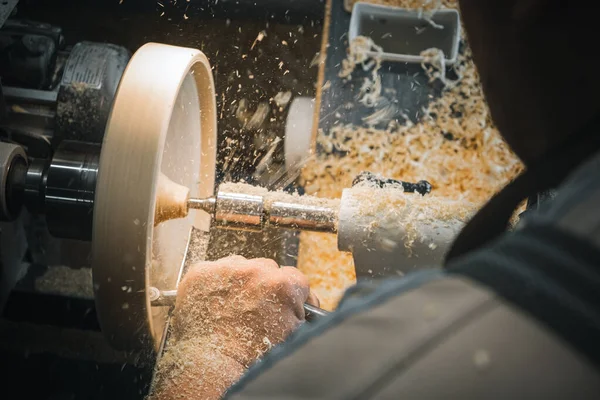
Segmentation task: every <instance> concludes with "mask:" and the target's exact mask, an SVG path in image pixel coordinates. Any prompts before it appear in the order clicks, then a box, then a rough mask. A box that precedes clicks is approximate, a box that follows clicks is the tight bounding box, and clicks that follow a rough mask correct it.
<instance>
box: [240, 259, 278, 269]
mask: <svg viewBox="0 0 600 400" xmlns="http://www.w3.org/2000/svg"><path fill="white" fill-rule="evenodd" d="M247 261H248V264H251V265H253V266H256V267H260V268H263V269H279V264H277V263H276V262H275V260H272V259H270V258H251V259H250V260H247Z"/></svg>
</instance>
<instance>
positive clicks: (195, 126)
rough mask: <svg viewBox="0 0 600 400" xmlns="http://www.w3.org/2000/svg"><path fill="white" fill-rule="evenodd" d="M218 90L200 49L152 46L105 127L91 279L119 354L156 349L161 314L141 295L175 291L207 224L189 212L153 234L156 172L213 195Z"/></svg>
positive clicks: (132, 69) (128, 77)
mask: <svg viewBox="0 0 600 400" xmlns="http://www.w3.org/2000/svg"><path fill="white" fill-rule="evenodd" d="M215 149H216V106H215V90H214V83H213V77H212V72H211V68H210V65H209V63H208V60H207V58H206V57H205V56H204V54H202V53H201V52H200V51H198V50H194V49H188V48H181V47H174V46H168V45H163V44H156V43H149V44H146V45H144V46H143V47H141V48H140V49H139V50H138V51H137V52H136V53H135V54H134V55H133V57H132V59H131V61H130V62H129V64H128V66H127V69H126V70H125V73H124V75H123V77H122V79H121V83H120V84H119V88H118V90H117V94H116V98H115V101H114V104H113V109H112V112H111V115H110V118H109V121H108V124H107V128H106V133H105V136H104V142H103V144H102V152H101V155H100V168H99V171H98V182H97V185H96V198H95V204H94V232H93V239H92V270H93V277H94V290H95V299H96V308H97V313H98V319H99V322H100V326H101V328H102V331H103V333H104V334H105V335H106V337H107V339H108V340H109V342H110V343H111V344H112V345H113V346H114V347H115V348H118V349H122V350H129V349H139V348H144V347H149V346H151V347H152V348H153V349H155V350H156V349H157V348H158V346H159V345H160V343H161V340H162V338H163V335H164V333H165V326H166V322H167V318H168V309H167V308H166V307H151V306H150V301H149V298H148V288H149V287H150V286H153V287H157V288H159V289H161V290H170V289H175V288H176V286H177V284H178V282H179V279H180V275H181V271H182V267H183V265H182V264H183V262H184V259H185V255H186V249H187V245H188V243H189V235H190V231H191V228H192V226H196V227H197V228H199V229H203V230H208V228H209V224H210V217H209V216H208V215H206V214H204V213H202V212H193V213H190V215H189V216H188V217H187V218H185V219H178V220H171V221H166V222H163V223H161V224H159V225H158V226H156V227H154V212H155V205H156V188H157V181H158V177H159V174H160V173H164V174H165V175H166V176H167V177H168V178H170V179H171V180H172V181H174V182H175V183H178V184H180V185H185V186H187V187H189V188H190V195H191V196H194V197H201V198H202V197H208V196H211V195H212V194H213V192H214V182H215V157H216V154H215V151H216V150H215Z"/></svg>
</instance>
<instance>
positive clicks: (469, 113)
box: [298, 0, 523, 309]
mask: <svg viewBox="0 0 600 400" xmlns="http://www.w3.org/2000/svg"><path fill="white" fill-rule="evenodd" d="M370 2H374V3H386V4H391V3H393V5H397V6H400V7H405V8H420V7H422V8H424V9H425V8H427V7H432V8H436V7H437V6H438V5H436V3H437V2H435V1H433V2H432V1H429V2H428V1H410V0H406V1H402V0H397V1H370ZM442 6H445V7H449V8H457V2H455V1H443V2H442ZM463 31H464V29H463ZM463 40H464V37H463ZM354 58H356V57H354ZM361 61H362V60H361ZM362 62H364V61H362ZM453 69H454V72H455V76H457V77H458V79H456V80H454V81H451V82H446V86H445V90H444V91H443V93H442V96H441V97H439V98H437V99H433V100H432V102H431V103H429V106H428V107H427V108H426V109H424V110H423V115H422V117H421V119H420V121H418V122H417V123H415V124H413V123H412V122H410V120H407V121H406V122H398V121H392V122H391V123H390V124H389V126H388V127H387V129H385V130H377V129H371V128H363V127H354V126H345V125H338V126H335V127H333V128H332V129H331V130H330V131H328V132H323V131H320V132H319V134H318V138H317V143H318V144H319V145H320V147H321V148H322V149H323V151H322V153H321V154H319V155H318V156H317V157H316V158H314V159H313V160H311V161H310V162H309V163H308V164H307V166H306V167H305V168H304V170H303V172H302V180H303V184H304V186H305V189H306V191H307V193H310V194H314V195H318V196H323V197H329V198H336V197H339V196H340V195H341V192H342V189H344V188H347V187H350V186H351V184H352V180H353V179H354V177H356V176H357V175H358V174H359V173H361V172H362V171H371V172H373V173H377V174H380V175H383V176H385V177H389V178H395V179H402V180H405V181H412V182H417V181H419V180H421V179H424V180H427V181H429V182H430V183H431V184H432V186H433V191H432V194H431V196H432V197H433V198H438V199H444V200H445V201H448V200H450V201H454V202H456V203H455V204H457V207H458V208H457V209H455V210H454V212H456V213H459V214H462V213H465V215H466V214H469V213H472V212H473V211H474V210H475V209H476V208H478V207H480V206H481V205H482V204H483V203H484V202H485V201H486V200H487V199H489V198H490V197H491V196H492V195H493V194H495V193H496V192H497V191H498V190H499V189H501V188H502V187H503V186H504V185H505V184H506V183H507V182H508V181H510V180H511V179H512V178H514V177H515V176H516V175H517V174H518V173H519V172H520V171H521V170H522V168H523V167H522V164H521V163H520V161H519V160H518V159H517V157H516V156H515V155H514V154H513V153H512V152H511V150H510V149H509V148H508V146H507V145H506V143H505V142H504V141H503V139H502V138H501V136H500V134H499V132H498V130H497V129H496V127H495V126H494V124H493V123H492V120H491V117H490V115H489V111H488V108H487V104H486V102H485V99H484V97H483V93H482V90H481V86H480V84H479V78H478V75H477V72H476V70H475V66H474V64H473V60H472V56H471V51H470V49H469V48H468V46H466V45H465V46H463V50H462V51H461V53H460V54H459V58H458V61H457V63H456V64H455V65H454V67H453ZM436 71H437V70H436V69H433V70H432V71H431V73H435V72H436ZM438 72H439V71H438ZM430 77H431V78H434V80H435V78H438V77H439V75H438V76H431V75H430ZM448 81H449V80H448ZM340 154H341V155H342V156H340ZM459 206H460V207H459ZM461 207H462V210H461V209H460V208H461ZM298 266H299V268H300V269H301V270H302V271H303V272H304V273H306V274H307V275H308V276H309V277H310V280H311V287H312V288H313V290H314V291H315V292H316V293H317V295H318V296H319V298H320V299H321V302H322V305H323V306H324V308H328V309H331V308H334V307H335V305H336V304H337V301H338V300H339V298H340V296H341V295H342V294H343V291H344V290H345V288H346V287H347V286H348V284H349V283H352V282H353V281H354V279H355V276H354V267H353V263H352V257H351V255H349V254H341V253H340V252H338V251H337V246H336V239H335V237H334V236H333V235H326V234H312V233H303V234H302V239H301V246H300V253H299V257H298Z"/></svg>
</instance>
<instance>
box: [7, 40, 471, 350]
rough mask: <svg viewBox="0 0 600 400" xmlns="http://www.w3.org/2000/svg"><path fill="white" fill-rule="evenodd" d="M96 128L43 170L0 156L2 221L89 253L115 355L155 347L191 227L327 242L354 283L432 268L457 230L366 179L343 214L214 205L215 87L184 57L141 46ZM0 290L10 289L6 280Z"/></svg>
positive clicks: (334, 209)
mask: <svg viewBox="0 0 600 400" xmlns="http://www.w3.org/2000/svg"><path fill="white" fill-rule="evenodd" d="M88 47H89V46H88ZM91 48H92V49H91V50H89V51H91V52H93V51H100V50H99V49H95V50H94V47H93V46H91ZM88 67H89V66H88ZM88 67H85V68H84V67H81V66H80V67H79V69H81V70H82V71H84V72H85V71H88V70H90V68H88ZM74 68H75V67H74ZM86 68H87V69H86ZM88 72H89V71H88ZM79 86H81V85H79ZM82 87H87V86H85V85H83V86H82ZM115 88H116V85H115ZM104 126H105V129H104V132H103V135H101V137H100V139H99V140H97V141H96V142H93V143H90V142H88V141H85V140H77V138H71V139H70V140H67V139H65V138H60V140H58V143H57V144H56V145H55V146H54V147H52V151H51V152H50V154H49V155H48V156H47V157H35V156H33V154H31V148H29V147H26V146H24V145H22V144H20V143H5V142H3V143H0V155H2V165H1V171H2V173H1V174H0V179H1V181H0V189H1V196H0V210H2V216H3V218H4V219H6V220H12V219H14V218H16V217H17V216H18V215H19V211H20V210H21V209H22V208H23V207H25V208H27V209H28V210H29V212H31V213H33V214H39V215H43V216H45V219H46V221H47V223H48V226H49V228H50V232H51V233H52V234H53V235H55V236H58V237H68V238H75V239H79V240H88V241H91V243H92V261H91V262H92V272H93V282H94V300H95V304H96V311H97V315H98V319H99V322H100V325H101V329H102V332H103V334H104V335H105V336H106V338H107V339H108V340H109V342H110V343H111V344H112V345H113V346H114V347H115V348H118V349H123V350H130V349H140V348H152V349H153V350H154V351H159V349H160V348H161V345H162V343H164V340H165V337H166V334H167V331H168V329H167V327H168V320H169V313H170V307H169V305H170V304H171V303H172V299H173V294H174V293H176V292H175V290H176V289H177V286H178V283H179V280H180V278H181V275H182V273H183V266H184V262H185V257H186V254H187V249H188V244H189V241H190V232H191V230H192V227H196V228H198V229H200V230H204V231H208V230H209V229H210V227H211V225H212V226H214V227H221V228H227V229H244V230H248V229H250V230H261V229H264V228H266V227H276V228H282V229H293V230H299V231H302V230H304V231H316V232H331V233H337V235H338V248H339V249H340V250H341V251H347V252H352V254H353V257H354V260H355V265H356V271H357V277H358V278H359V279H370V278H373V277H380V276H384V275H389V274H396V273H402V272H407V271H408V270H411V269H414V268H419V267H421V266H430V265H435V264H438V263H439V261H440V260H441V258H442V257H443V255H444V253H445V251H446V248H447V245H448V244H449V243H450V242H451V240H452V238H453V237H454V235H455V234H456V233H457V232H458V231H459V230H460V228H461V227H462V224H463V221H462V220H460V219H458V218H457V219H452V218H450V219H445V220H443V221H440V220H438V219H436V218H435V217H434V218H427V217H423V218H420V217H419V216H420V215H421V214H419V210H420V209H419V205H418V204H416V203H415V204H412V205H411V203H410V202H411V201H413V199H418V198H421V197H424V196H425V197H426V196H427V193H428V192H429V191H430V190H431V187H430V185H429V184H428V183H427V182H419V183H416V184H411V183H407V182H400V181H389V180H385V179H381V178H378V177H374V176H368V175H365V176H362V177H359V179H358V181H357V185H356V187H353V188H349V189H347V190H345V191H344V193H343V196H342V198H341V201H340V202H326V201H325V202H320V201H317V199H315V198H313V197H309V196H282V195H280V194H279V195H274V194H272V193H271V194H268V193H262V194H261V193H259V194H257V193H255V192H254V191H252V190H249V189H248V191H247V192H244V190H241V191H228V190H225V189H221V188H219V190H217V191H216V194H215V166H216V156H215V145H216V134H217V132H216V111H215V90H214V83H213V75H212V72H211V68H210V66H209V63H208V60H207V58H206V57H205V56H204V54H202V53H201V52H200V51H198V50H195V49H190V48H182V47H174V46H168V45H162V44H155V43H150V44H146V45H144V46H143V47H141V48H140V49H139V50H138V51H137V52H136V53H135V54H134V55H133V56H132V57H131V59H130V60H129V61H128V63H127V64H126V67H125V65H123V70H122V76H121V78H120V81H119V82H118V89H117V90H116V92H115V93H114V99H113V100H112V107H111V108H110V113H108V114H107V119H106V121H105V124H104ZM28 152H29V154H28ZM365 182H366V183H367V184H368V185H367V186H365V185H364V183H365ZM250 188H251V187H250ZM406 201H408V203H406ZM190 210H197V211H196V212H189V211H190ZM415 210H416V211H417V215H416V217H414V215H415ZM409 211H410V213H411V215H412V216H413V217H414V218H413V217H411V218H410V220H409V219H407V218H405V217H407V213H408V212H409ZM422 211H424V210H422ZM403 218H405V219H403ZM409 237H410V238H411V246H406V242H407V238H409ZM374 265H378V266H379V267H378V269H377V270H375V271H373V269H374V267H373V266H374ZM9 272H10V271H9ZM5 275H7V273H5ZM8 275H10V273H8ZM12 276H13V278H12V281H14V280H15V279H16V274H14V273H13V274H12ZM4 282H8V287H7V288H5V289H8V290H10V287H9V286H10V283H11V279H9V280H5V281H4ZM13 283H14V282H13ZM168 294H170V295H168ZM169 298H170V299H171V301H170V302H169V301H167V300H165V299H169ZM306 311H307V315H308V316H318V315H322V314H323V312H322V311H321V310H319V309H315V308H311V307H306Z"/></svg>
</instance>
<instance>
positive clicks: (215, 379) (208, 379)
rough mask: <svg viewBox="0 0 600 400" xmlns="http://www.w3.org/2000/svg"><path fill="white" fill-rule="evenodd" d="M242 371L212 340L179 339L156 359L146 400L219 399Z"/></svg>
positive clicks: (240, 366)
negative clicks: (154, 373)
mask: <svg viewBox="0 0 600 400" xmlns="http://www.w3.org/2000/svg"><path fill="white" fill-rule="evenodd" d="M245 370H246V368H245V367H244V366H242V365H241V364H240V363H239V362H237V361H236V360H234V359H233V358H231V357H229V356H227V355H225V354H223V353H222V352H221V351H220V349H219V348H217V346H215V345H214V344H213V343H211V342H207V341H206V340H203V339H197V340H186V341H180V342H177V343H175V344H174V345H173V346H171V347H170V348H169V349H168V350H167V351H166V352H165V354H164V356H163V357H162V358H161V360H160V361H159V363H158V365H157V369H156V376H155V379H154V382H153V387H152V394H151V395H150V397H149V399H148V400H158V399H160V400H175V399H206V400H213V399H220V398H221V397H222V396H223V394H224V393H225V392H226V390H227V389H228V388H229V387H230V386H231V385H233V384H234V383H235V382H236V381H237V380H238V379H239V378H240V377H241V376H242V374H243V373H244V372H245Z"/></svg>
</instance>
